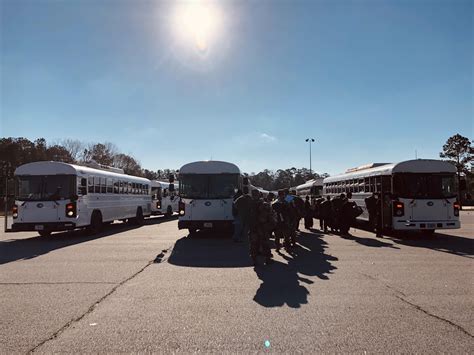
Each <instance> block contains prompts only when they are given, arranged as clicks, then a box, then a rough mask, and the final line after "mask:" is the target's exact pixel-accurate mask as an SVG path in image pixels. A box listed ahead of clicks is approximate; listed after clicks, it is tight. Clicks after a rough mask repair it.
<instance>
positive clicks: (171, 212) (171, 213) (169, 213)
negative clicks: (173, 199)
mask: <svg viewBox="0 0 474 355" xmlns="http://www.w3.org/2000/svg"><path fill="white" fill-rule="evenodd" d="M172 215H173V209H172V208H171V206H168V208H167V209H166V214H165V217H171V216H172Z"/></svg>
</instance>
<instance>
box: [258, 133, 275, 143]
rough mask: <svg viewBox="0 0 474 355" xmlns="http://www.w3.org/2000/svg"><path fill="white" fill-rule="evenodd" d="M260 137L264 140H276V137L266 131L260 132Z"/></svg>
mask: <svg viewBox="0 0 474 355" xmlns="http://www.w3.org/2000/svg"><path fill="white" fill-rule="evenodd" d="M260 138H261V139H262V140H264V141H265V142H275V141H276V140H277V139H276V137H274V136H271V135H269V134H266V133H261V134H260Z"/></svg>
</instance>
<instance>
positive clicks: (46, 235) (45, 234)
mask: <svg viewBox="0 0 474 355" xmlns="http://www.w3.org/2000/svg"><path fill="white" fill-rule="evenodd" d="M38 234H39V235H40V237H49V236H50V235H51V231H47V230H46V231H44V230H43V231H38Z"/></svg>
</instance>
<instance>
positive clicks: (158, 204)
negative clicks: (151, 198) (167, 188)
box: [156, 201, 161, 209]
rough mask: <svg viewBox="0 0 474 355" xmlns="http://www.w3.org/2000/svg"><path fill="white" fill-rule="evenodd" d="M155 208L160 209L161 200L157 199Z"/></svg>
mask: <svg viewBox="0 0 474 355" xmlns="http://www.w3.org/2000/svg"><path fill="white" fill-rule="evenodd" d="M156 208H157V209H160V208H161V201H157V202H156Z"/></svg>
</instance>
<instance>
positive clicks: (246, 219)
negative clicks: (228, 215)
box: [233, 194, 252, 242]
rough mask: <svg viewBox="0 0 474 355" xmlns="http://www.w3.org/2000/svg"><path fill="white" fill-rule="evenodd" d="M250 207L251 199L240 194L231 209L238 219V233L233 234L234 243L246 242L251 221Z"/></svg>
mask: <svg viewBox="0 0 474 355" xmlns="http://www.w3.org/2000/svg"><path fill="white" fill-rule="evenodd" d="M251 205H252V197H250V196H249V195H247V194H242V195H241V196H240V197H238V198H237V199H236V200H235V201H234V205H233V208H234V209H235V213H236V215H237V216H238V217H239V221H240V225H241V226H240V230H239V233H237V234H235V233H234V241H235V242H243V241H248V238H249V230H250V222H251V221H250V219H251Z"/></svg>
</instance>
